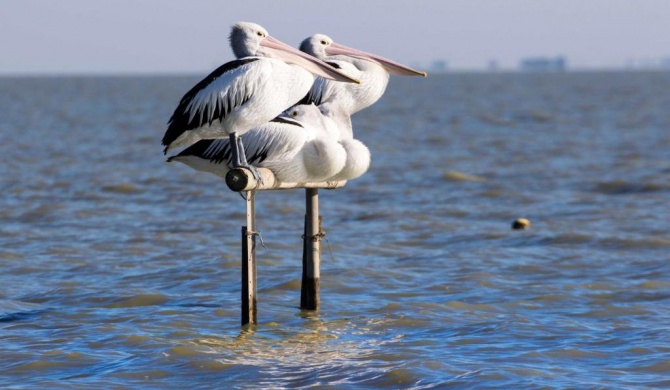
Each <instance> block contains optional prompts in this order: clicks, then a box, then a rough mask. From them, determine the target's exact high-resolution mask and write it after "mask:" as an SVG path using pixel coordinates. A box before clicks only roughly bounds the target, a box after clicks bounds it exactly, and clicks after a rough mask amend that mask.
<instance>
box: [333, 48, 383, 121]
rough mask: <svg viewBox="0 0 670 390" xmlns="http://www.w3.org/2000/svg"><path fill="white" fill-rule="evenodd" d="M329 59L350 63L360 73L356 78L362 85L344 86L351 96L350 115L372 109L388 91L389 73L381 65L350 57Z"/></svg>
mask: <svg viewBox="0 0 670 390" xmlns="http://www.w3.org/2000/svg"><path fill="white" fill-rule="evenodd" d="M329 59H333V60H338V61H344V62H348V63H349V64H351V65H353V66H354V68H355V69H356V70H357V71H358V72H357V73H358V74H357V75H356V77H358V78H359V79H360V80H361V83H360V84H347V85H346V86H344V88H345V89H346V90H347V92H348V94H349V95H350V103H351V104H350V105H349V114H350V115H351V114H354V113H356V112H358V111H360V110H362V109H365V108H368V107H370V106H371V105H373V104H374V103H375V102H376V101H377V100H379V98H381V97H382V95H383V94H384V91H386V86H387V85H388V81H389V73H388V72H387V71H386V69H384V67H383V66H381V65H380V64H379V63H377V62H374V61H369V60H364V59H361V58H355V57H349V56H332V57H329Z"/></svg>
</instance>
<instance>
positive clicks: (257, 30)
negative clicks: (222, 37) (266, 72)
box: [228, 22, 270, 58]
mask: <svg viewBox="0 0 670 390" xmlns="http://www.w3.org/2000/svg"><path fill="white" fill-rule="evenodd" d="M269 36H270V34H268V31H267V30H266V29H264V28H263V27H261V26H259V25H258V24H256V23H251V22H239V23H235V24H234V25H233V27H232V29H231V30H230V36H229V37H228V39H229V40H230V47H231V48H232V49H233V54H235V57H237V58H242V57H248V56H253V55H256V52H258V49H259V47H260V45H261V42H262V41H263V40H265V39H267V37H269Z"/></svg>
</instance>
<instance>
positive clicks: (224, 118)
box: [162, 22, 359, 171]
mask: <svg viewBox="0 0 670 390" xmlns="http://www.w3.org/2000/svg"><path fill="white" fill-rule="evenodd" d="M230 45H231V47H232V50H233V53H234V54H235V57H236V58H237V59H236V60H233V61H231V62H228V63H226V64H224V65H222V66H221V67H219V68H218V69H216V70H215V71H213V72H212V73H211V74H210V75H209V76H207V77H205V78H204V79H203V80H202V81H200V82H199V83H198V84H196V85H195V86H194V87H193V88H192V89H191V90H190V91H188V92H187V93H186V94H185V95H184V97H182V99H181V101H180V102H179V105H178V106H177V108H176V109H175V111H174V113H173V114H172V117H171V118H170V120H169V122H168V129H167V131H166V132H165V136H164V137H163V141H162V143H163V145H164V146H165V150H164V152H165V153H167V152H168V151H169V150H171V149H173V148H175V147H181V146H189V145H192V144H193V143H195V142H197V141H198V140H200V139H207V138H225V137H229V139H230V142H231V143H232V144H233V147H232V149H231V150H232V156H231V157H232V164H233V166H235V167H248V168H250V169H251V167H250V166H249V164H248V162H247V161H246V157H245V155H244V154H243V153H244V148H243V147H242V146H241V145H240V142H241V141H239V137H238V136H240V135H242V134H244V133H245V132H247V131H248V130H249V129H251V128H254V127H256V126H260V125H262V124H264V123H266V122H268V121H269V120H271V119H272V118H275V117H276V116H277V115H279V114H280V113H281V112H283V111H284V110H286V109H287V108H288V107H291V106H292V105H293V104H295V103H296V102H298V101H299V100H300V99H301V98H302V97H304V96H305V95H306V94H307V92H308V91H309V89H310V87H311V86H312V84H313V82H314V75H318V76H321V77H324V78H326V79H329V80H339V81H348V82H359V81H358V80H356V79H353V78H351V77H349V76H347V75H344V74H343V73H341V72H339V71H338V70H337V69H335V68H333V67H332V66H330V65H328V64H326V63H324V62H323V61H321V60H318V59H316V58H314V57H312V56H310V55H308V54H305V53H303V52H300V51H298V50H296V49H294V48H292V47H290V46H288V45H286V44H284V43H282V42H280V41H278V40H276V39H274V38H272V37H271V36H270V35H268V32H267V31H266V30H265V29H264V28H263V27H261V26H259V25H257V24H254V23H248V22H240V23H237V24H235V25H233V27H232V30H231V33H230ZM251 170H252V171H253V169H251Z"/></svg>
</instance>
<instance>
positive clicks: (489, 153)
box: [0, 73, 670, 389]
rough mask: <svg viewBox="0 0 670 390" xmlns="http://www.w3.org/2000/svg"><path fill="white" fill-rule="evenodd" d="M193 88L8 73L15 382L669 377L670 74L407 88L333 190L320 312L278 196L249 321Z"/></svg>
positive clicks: (539, 382) (8, 254)
mask: <svg viewBox="0 0 670 390" xmlns="http://www.w3.org/2000/svg"><path fill="white" fill-rule="evenodd" d="M194 80H195V79H194V78H169V77H156V78H151V77H137V78H133V77H127V78H38V77H35V78H22V79H8V78H5V79H0V87H1V88H2V91H3V94H0V107H2V108H3V115H2V116H1V117H0V128H1V129H2V131H1V132H0V141H1V142H0V153H1V154H2V156H3V161H4V165H5V170H4V171H3V172H4V173H3V174H2V175H1V176H0V184H1V185H2V188H3V196H2V197H1V198H0V221H2V223H1V224H0V264H1V265H2V270H3V273H2V274H0V286H2V287H1V288H0V328H1V329H2V335H3V336H2V339H1V340H0V346H1V347H2V351H3V354H2V359H0V384H2V386H4V387H7V386H15V387H17V388H20V387H22V386H23V387H27V388H34V387H41V388H68V389H69V388H72V387H80V388H90V387H103V388H109V387H147V388H170V387H184V386H188V387H193V388H211V387H212V386H223V385H225V386H227V387H237V388H258V387H273V388H281V387H311V386H315V385H321V386H325V387H328V386H330V387H387V388H399V387H400V388H443V387H455V388H473V387H475V388H492V387H498V388H538V387H559V388H562V387H574V388H591V387H593V388H626V387H630V388H638V387H667V386H668V385H670V378H669V377H668V376H667V372H668V371H669V370H670V366H668V360H667V353H668V352H669V351H670V338H669V337H668V332H667V326H666V325H665V324H666V323H667V322H668V320H669V319H670V309H668V308H669V307H670V305H668V300H669V299H670V282H669V280H670V278H669V275H670V273H669V271H670V269H669V267H670V265H669V264H670V262H669V261H668V260H670V251H668V249H669V248H670V236H669V235H668V231H669V226H668V221H670V211H669V209H668V201H669V200H670V186H669V185H668V180H667V178H668V173H670V154H668V151H669V150H670V112H669V111H668V110H667V107H669V106H670V92H669V91H670V74H668V73H622V74H616V73H576V74H572V73H568V74H489V75H478V74H449V75H432V76H430V77H428V78H426V79H422V80H417V79H408V78H393V79H392V80H391V85H390V86H389V90H388V91H387V94H386V95H385V96H384V98H383V99H382V100H381V101H380V102H379V103H378V104H376V105H374V106H373V107H371V108H370V109H368V110H365V111H363V112H361V113H360V114H358V116H356V117H355V118H354V126H355V129H356V133H357V135H358V137H359V138H360V139H361V140H362V141H364V142H365V143H366V144H368V146H369V147H370V149H371V152H372V156H373V162H372V167H371V170H370V171H369V172H368V173H367V174H366V175H365V176H363V177H362V178H360V179H358V180H354V181H352V182H350V183H348V184H347V186H346V187H345V188H343V189H338V190H332V191H321V192H320V194H321V201H320V205H321V211H322V214H323V216H324V224H325V229H326V231H327V242H325V245H324V254H323V260H322V290H321V299H322V309H321V310H320V311H319V312H318V313H310V312H303V311H300V310H299V309H298V304H299V294H300V293H299V289H300V275H301V269H300V267H301V260H300V256H301V253H302V248H301V239H300V236H301V234H302V221H303V213H304V199H303V194H302V192H300V191H283V192H265V193H260V194H258V195H257V215H258V217H257V218H258V225H259V230H260V231H261V233H262V234H263V239H264V241H265V243H266V245H267V249H263V248H259V250H258V257H259V264H258V283H259V286H258V293H259V313H258V317H259V325H258V326H255V327H246V328H240V327H239V315H240V313H239V311H240V309H239V254H240V247H239V245H240V244H239V228H240V226H241V225H242V224H243V223H244V213H243V212H244V210H243V208H244V202H243V200H242V199H241V198H240V197H239V196H238V195H236V194H234V193H231V192H230V191H229V190H228V189H227V188H226V187H225V184H224V183H223V182H222V181H221V180H220V179H217V178H216V177H214V176H212V175H207V174H204V173H200V172H195V171H193V170H190V169H188V168H186V167H184V166H182V165H174V164H167V163H165V162H164V159H163V156H162V155H161V148H160V145H159V143H160V142H159V141H160V137H161V136H162V133H163V131H164V128H165V121H166V120H167V118H169V115H170V110H171V109H172V108H173V107H174V104H175V102H176V99H178V97H179V96H182V94H183V92H184V91H185V90H187V89H188V88H189V87H190V85H192V83H193V81H194ZM408 146H411V147H408ZM519 217H524V218H528V219H529V220H530V221H531V222H532V228H531V229H529V230H525V231H513V230H511V229H510V224H511V222H512V221H513V220H515V219H516V218H519Z"/></svg>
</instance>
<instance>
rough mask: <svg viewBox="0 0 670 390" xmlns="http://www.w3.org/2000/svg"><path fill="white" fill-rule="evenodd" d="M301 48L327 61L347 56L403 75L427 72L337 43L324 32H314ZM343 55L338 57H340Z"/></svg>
mask: <svg viewBox="0 0 670 390" xmlns="http://www.w3.org/2000/svg"><path fill="white" fill-rule="evenodd" d="M300 50H302V51H304V52H305V53H307V54H310V55H313V56H314V57H317V58H319V59H321V60H323V61H327V60H328V59H329V58H328V57H331V56H345V57H352V58H359V59H363V60H366V61H371V62H373V63H376V64H379V65H381V66H382V67H383V68H384V69H385V70H386V71H387V72H389V73H394V74H397V75H401V76H424V77H426V72H422V71H419V70H416V69H412V68H410V67H408V66H405V65H402V64H399V63H397V62H395V61H393V60H389V59H388V58H384V57H381V56H378V55H376V54H372V53H367V52H364V51H361V50H357V49H353V48H350V47H347V46H344V45H340V44H339V43H335V42H334V41H333V40H332V39H331V38H330V37H329V36H327V35H324V34H314V35H312V36H311V37H309V38H307V39H305V40H303V41H302V43H301V44H300ZM340 58H341V57H338V59H340Z"/></svg>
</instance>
